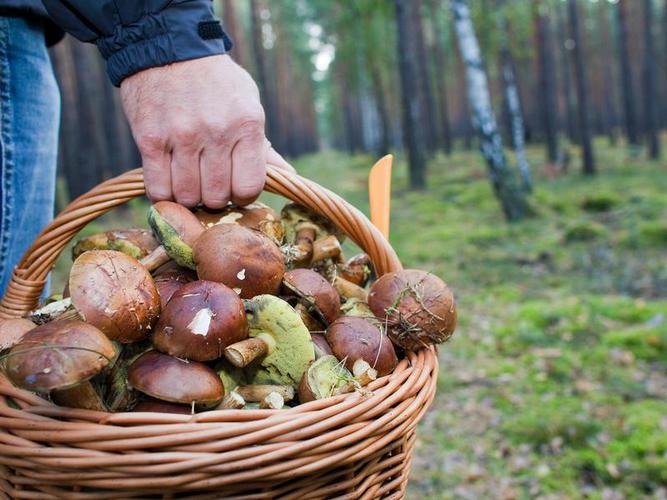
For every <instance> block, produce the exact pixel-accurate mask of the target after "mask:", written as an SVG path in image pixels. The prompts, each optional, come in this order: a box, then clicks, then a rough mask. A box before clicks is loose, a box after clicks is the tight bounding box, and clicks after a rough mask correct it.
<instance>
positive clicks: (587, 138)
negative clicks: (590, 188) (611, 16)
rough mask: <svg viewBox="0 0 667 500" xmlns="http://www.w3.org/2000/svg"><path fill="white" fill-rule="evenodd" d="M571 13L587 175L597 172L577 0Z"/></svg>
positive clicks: (572, 1) (572, 4) (574, 1)
mask: <svg viewBox="0 0 667 500" xmlns="http://www.w3.org/2000/svg"><path fill="white" fill-rule="evenodd" d="M568 7H569V13H570V31H571V36H572V39H573V41H574V48H573V49H572V52H573V55H574V70H575V75H576V87H577V111H578V115H579V135H580V137H581V147H582V149H583V172H584V174H586V175H593V174H595V158H594V157H593V145H592V143H591V124H590V116H589V109H588V79H587V75H586V69H585V68H584V51H583V44H582V37H581V33H580V29H579V12H578V5H577V0H568Z"/></svg>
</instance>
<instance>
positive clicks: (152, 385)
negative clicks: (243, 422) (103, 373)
mask: <svg viewBox="0 0 667 500" xmlns="http://www.w3.org/2000/svg"><path fill="white" fill-rule="evenodd" d="M127 379H128V382H129V383H130V385H132V387H134V388H135V389H136V390H138V391H140V392H143V393H144V394H147V395H149V396H151V397H154V398H157V399H160V400H162V401H168V402H171V403H179V404H187V405H189V404H192V403H194V404H196V405H198V406H201V407H205V408H210V407H212V406H215V405H217V404H218V403H219V402H220V401H221V400H222V397H223V396H224V395H225V389H224V387H223V385H222V382H221V381H220V378H219V377H218V375H217V374H216V373H215V372H214V371H213V370H212V369H211V368H209V367H208V366H206V365H205V364H203V363H197V362H196V361H184V360H182V359H178V358H174V357H172V356H167V355H166V354H162V353H159V352H157V351H148V352H147V353H144V354H142V355H141V356H140V357H139V358H138V359H137V360H136V361H134V362H133V363H132V365H130V368H129V369H128V372H127Z"/></svg>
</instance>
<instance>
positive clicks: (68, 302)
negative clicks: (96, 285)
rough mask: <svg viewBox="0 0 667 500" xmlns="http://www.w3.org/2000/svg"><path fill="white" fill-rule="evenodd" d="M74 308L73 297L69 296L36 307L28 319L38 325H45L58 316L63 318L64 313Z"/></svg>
mask: <svg viewBox="0 0 667 500" xmlns="http://www.w3.org/2000/svg"><path fill="white" fill-rule="evenodd" d="M72 309H73V308H72V299H70V298H69V297H67V298H65V299H62V300H58V301H56V302H51V303H49V304H47V305H45V306H44V307H40V308H39V309H35V310H34V311H32V312H31V313H30V315H29V316H28V319H29V320H30V321H32V322H34V323H36V324H38V325H43V324H44V323H48V322H49V321H53V320H54V319H56V318H62V315H63V314H64V313H66V312H67V311H69V310H72Z"/></svg>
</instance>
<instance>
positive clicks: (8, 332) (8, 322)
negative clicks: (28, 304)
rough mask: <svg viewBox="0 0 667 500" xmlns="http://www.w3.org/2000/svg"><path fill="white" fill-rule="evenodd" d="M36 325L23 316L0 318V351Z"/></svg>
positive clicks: (11, 344)
mask: <svg viewBox="0 0 667 500" xmlns="http://www.w3.org/2000/svg"><path fill="white" fill-rule="evenodd" d="M36 326H37V325H35V323H33V322H32V321H30V320H29V319H25V318H14V319H3V320H0V351H4V350H5V349H9V348H11V347H12V346H13V345H15V344H16V343H17V342H19V341H20V340H21V339H22V338H23V336H24V335H25V334H26V333H28V332H29V331H30V330H32V329H33V328H35V327H36Z"/></svg>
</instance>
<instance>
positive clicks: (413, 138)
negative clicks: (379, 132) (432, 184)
mask: <svg viewBox="0 0 667 500" xmlns="http://www.w3.org/2000/svg"><path fill="white" fill-rule="evenodd" d="M394 6H395V10H396V25H397V31H398V38H397V52H398V69H399V73H400V78H401V97H402V103H403V135H404V143H405V149H406V150H407V152H408V164H409V172H410V187H411V188H412V189H423V188H424V187H425V186H426V161H425V157H424V152H425V151H424V149H425V142H426V141H425V140H424V136H423V130H424V110H423V109H422V100H421V99H420V98H419V94H420V92H419V85H418V82H417V81H416V78H415V75H418V74H419V68H418V64H417V60H418V57H419V50H418V47H417V42H416V40H415V34H414V32H413V30H412V26H413V22H412V19H411V18H412V16H413V14H412V13H411V12H410V8H411V6H412V2H411V1H410V0H394Z"/></svg>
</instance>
